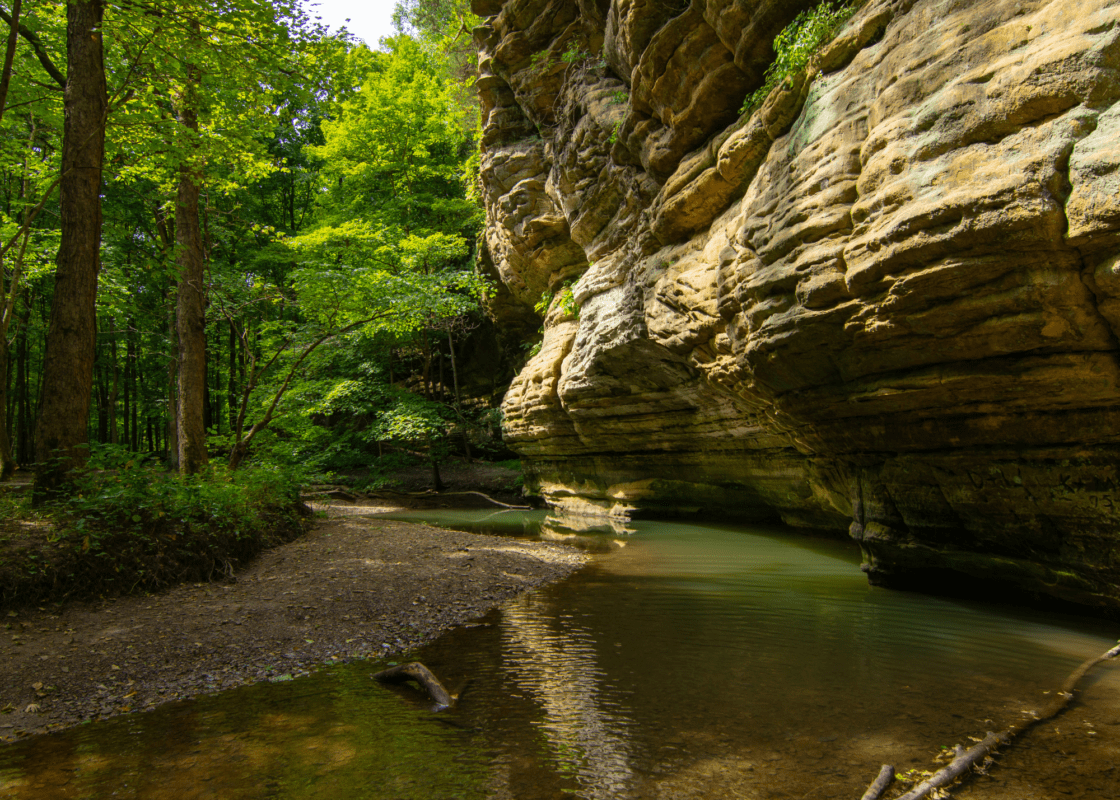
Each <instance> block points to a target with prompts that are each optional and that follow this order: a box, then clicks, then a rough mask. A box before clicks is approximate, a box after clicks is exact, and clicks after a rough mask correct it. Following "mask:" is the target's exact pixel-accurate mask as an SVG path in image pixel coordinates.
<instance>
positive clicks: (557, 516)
mask: <svg viewBox="0 0 1120 800" xmlns="http://www.w3.org/2000/svg"><path fill="white" fill-rule="evenodd" d="M632 533H635V528H633V527H631V526H630V524H629V520H624V519H620V518H617V517H589V516H584V515H581V514H569V513H565V512H563V511H554V512H552V513H551V514H549V515H548V516H547V517H546V518H545V519H544V520H543V521H542V522H541V526H540V531H539V532H538V536H539V537H540V538H541V539H542V540H544V541H548V542H560V543H563V544H567V545H571V546H572V547H578V548H579V549H581V550H586V551H588V552H591V553H606V552H609V551H611V550H614V549H616V548H619V547H625V546H626V541H625V540H623V539H617V538H615V537H618V536H629V535H630V534H632Z"/></svg>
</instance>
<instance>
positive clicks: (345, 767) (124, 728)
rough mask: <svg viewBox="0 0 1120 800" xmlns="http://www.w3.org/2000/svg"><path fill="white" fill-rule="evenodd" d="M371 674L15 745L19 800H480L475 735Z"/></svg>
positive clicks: (238, 694) (349, 668)
mask: <svg viewBox="0 0 1120 800" xmlns="http://www.w3.org/2000/svg"><path fill="white" fill-rule="evenodd" d="M372 674H373V669H372V667H371V666H370V665H367V664H351V665H344V666H337V667H332V668H330V669H327V670H324V671H323V672H320V673H317V674H315V675H313V676H310V677H307V678H300V679H296V680H293V681H289V682H285V683H282V684H278V685H277V684H271V685H270V684H259V685H255V686H247V687H242V688H239V689H234V690H231V691H228V692H223V693H222V694H219V695H214V696H211V697H204V698H200V699H198V700H194V701H191V702H182V703H175V704H172V705H169V706H165V707H163V708H160V709H158V710H156V711H153V712H149V713H146V714H142V715H129V716H124V717H117V718H115V719H111V720H108V721H105V722H100V723H96V724H93V725H84V726H80V727H79V728H76V729H73V730H71V731H66V732H63V733H62V734H54V735H48V736H42V737H37V738H35V739H31V740H27V741H25V742H22V743H20V744H17V745H12V746H10V747H9V748H8V751H7V752H6V753H4V754H3V756H2V757H0V758H2V761H0V763H2V766H0V794H2V795H3V796H5V797H15V798H24V797H27V798H32V797H35V798H52V800H54V799H56V798H57V799H58V800H63V799H64V798H100V797H110V796H112V797H135V798H169V800H170V799H171V798H174V800H181V798H189V797H199V798H202V797H215V798H223V800H224V799H225V798H230V799H233V798H265V797H267V798H276V800H286V799H287V798H292V800H296V798H299V799H300V800H303V799H304V798H308V799H311V798H314V799H318V798H321V799H322V800H328V799H329V800H335V798H358V797H361V798H371V799H372V800H376V799H378V798H386V799H387V800H388V799H389V798H393V799H394V800H395V799H396V798H408V799H409V800H413V799H414V800H428V799H429V798H436V797H439V798H444V797H446V798H477V797H481V796H483V795H484V794H485V791H484V788H483V787H484V786H485V783H486V780H487V775H488V766H487V763H486V762H487V760H486V758H485V757H484V750H483V749H482V748H480V747H479V746H478V736H477V734H476V733H474V732H472V731H470V730H465V729H463V728H460V727H456V726H454V725H447V724H444V721H443V720H442V719H440V718H439V717H438V715H436V714H435V713H434V712H432V711H430V710H429V709H428V708H427V706H426V705H425V704H424V703H422V702H409V700H408V699H407V698H405V699H402V697H401V696H398V695H397V694H395V693H393V692H390V691H387V690H383V689H380V688H379V687H377V686H376V684H375V682H374V681H373V679H372V678H371V675H372Z"/></svg>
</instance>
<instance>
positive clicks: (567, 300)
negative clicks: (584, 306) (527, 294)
mask: <svg viewBox="0 0 1120 800" xmlns="http://www.w3.org/2000/svg"><path fill="white" fill-rule="evenodd" d="M554 300H555V301H556V304H557V308H558V309H559V311H560V314H561V316H564V317H578V316H579V305H578V304H577V303H576V298H575V295H574V294H572V282H571V281H564V283H563V285H562V286H561V288H560V294H559V295H557V294H556V293H554V292H553V291H552V290H551V289H545V290H544V291H543V292H541V296H540V299H539V300H537V302H536V303H535V304H534V305H533V310H534V311H536V312H537V314H539V315H540V316H542V317H544V316H547V314H548V312H549V310H550V309H551V308H552V305H553V301H554Z"/></svg>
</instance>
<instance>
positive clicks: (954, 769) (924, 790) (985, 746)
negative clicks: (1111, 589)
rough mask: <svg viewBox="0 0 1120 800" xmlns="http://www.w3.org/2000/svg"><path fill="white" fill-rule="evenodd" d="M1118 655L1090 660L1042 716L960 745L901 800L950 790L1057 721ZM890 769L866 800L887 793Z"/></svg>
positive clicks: (916, 799) (875, 799) (1115, 650)
mask: <svg viewBox="0 0 1120 800" xmlns="http://www.w3.org/2000/svg"><path fill="white" fill-rule="evenodd" d="M1118 655H1120V644H1118V645H1117V646H1116V647H1113V648H1112V649H1111V650H1109V651H1108V652H1106V653H1104V654H1103V655H1100V656H1098V657H1096V658H1090V659H1089V660H1088V661H1086V662H1085V663H1084V664H1082V665H1081V666H1080V667H1078V668H1077V669H1075V670H1074V671H1073V673H1072V674H1071V675H1070V676H1069V677H1068V678H1067V679H1066V682H1065V683H1064V684H1063V685H1062V688H1061V689H1060V690H1059V691H1058V693H1057V695H1055V697H1054V699H1053V700H1052V701H1051V702H1050V703H1049V704H1048V705H1047V706H1046V707H1045V708H1044V709H1042V711H1041V712H1038V713H1033V712H1032V714H1031V716H1030V717H1029V718H1028V719H1025V720H1022V721H1021V722H1017V723H1015V724H1014V725H1011V726H1009V727H1008V728H1007V730H1005V731H1003V732H1002V733H992V732H991V731H989V732H988V735H987V736H985V737H984V740H983V741H981V742H980V743H979V744H977V745H973V746H972V747H970V748H968V749H967V750H965V749H964V748H963V747H961V746H960V745H957V747H956V751H955V753H956V757H955V758H953V760H952V761H951V762H950V763H949V765H948V766H947V767H944V768H942V769H940V770H938V771H937V772H935V773H934V774H933V775H932V776H931V777H929V778H927V779H926V780H924V781H922V782H921V783H919V784H918V785H917V786H915V787H914V788H913V789H911V790H910V791H909V792H907V793H906V794H904V795H902V796H901V797H900V798H898V800H921V798H923V797H926V796H927V795H928V794H929V793H930V792H932V791H933V790H934V789H939V788H941V787H942V786H946V785H947V784H949V783H952V782H953V781H955V780H956V779H957V778H959V777H961V775H963V774H964V773H965V772H966V771H968V770H969V769H971V768H972V767H974V766H976V765H977V764H978V763H980V761H982V760H983V759H984V758H986V757H987V756H989V755H990V754H991V753H993V752H994V751H995V750H996V749H997V748H999V747H1002V746H1003V745H1006V744H1008V743H1009V742H1010V741H1011V740H1012V739H1014V738H1015V737H1016V736H1018V735H1019V734H1021V733H1024V732H1025V731H1028V730H1030V729H1031V728H1033V727H1034V726H1035V725H1037V724H1038V723H1040V722H1045V721H1046V720H1049V719H1053V718H1054V717H1056V716H1058V714H1060V713H1061V712H1062V711H1064V710H1065V709H1066V706H1068V705H1069V704H1070V701H1071V700H1073V692H1074V690H1075V689H1076V688H1077V684H1079V683H1080V682H1081V679H1082V678H1084V677H1085V675H1086V674H1087V673H1088V672H1089V670H1091V669H1092V668H1093V667H1095V666H1097V664H1100V663H1102V662H1104V661H1108V660H1109V659H1112V658H1115V657H1116V656H1118ZM888 768H889V767H887V766H884V767H883V769H882V770H881V771H880V772H879V777H878V778H876V779H875V782H874V783H872V784H871V786H870V787H868V789H867V792H866V793H864V795H863V800H878V799H879V797H880V796H882V794H883V792H885V791H886V789H887V787H888V786H889V785H890V783H891V781H890V780H889V779H888V780H886V781H884V780H883V775H884V773H885V772H886V771H887V769H888ZM893 772H894V770H893V769H891V773H892V774H893Z"/></svg>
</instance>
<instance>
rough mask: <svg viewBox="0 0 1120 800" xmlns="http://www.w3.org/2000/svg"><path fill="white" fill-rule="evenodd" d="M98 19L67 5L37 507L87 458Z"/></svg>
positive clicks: (99, 115) (101, 99) (98, 135)
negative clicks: (57, 222) (57, 221)
mask: <svg viewBox="0 0 1120 800" xmlns="http://www.w3.org/2000/svg"><path fill="white" fill-rule="evenodd" d="M103 11H104V9H103V3H102V0H71V2H69V3H67V5H66V53H67V63H68V65H69V76H68V78H67V81H66V90H65V94H64V99H63V108H64V112H65V121H64V123H63V135H62V181H61V198H60V212H61V228H62V237H61V243H60V246H59V251H58V271H57V272H56V274H55V286H54V298H53V300H52V302H51V321H50V328H49V329H48V331H47V342H46V354H45V356H44V359H43V383H42V388H41V393H40V400H39V418H38V422H37V424H36V426H35V460H36V462H37V464H36V470H35V486H34V490H33V494H32V498H33V503H35V504H41V503H42V502H43V501H44V500H46V499H47V498H49V497H50V496H52V495H54V494H57V493H58V492H59V491H60V490H61V489H62V486H63V484H64V483H66V481H67V479H68V477H69V475H70V473H71V472H72V471H73V470H74V469H77V468H80V467H82V466H83V465H84V464H85V462H86V458H87V457H88V449H89V448H88V431H87V426H86V423H87V419H88V416H89V402H90V395H91V394H92V389H93V359H94V350H95V342H96V338H97V312H96V307H95V302H96V299H97V274H98V272H99V271H100V269H101V253H100V249H101V167H102V161H103V159H104V154H105V116H106V114H107V112H108V96H107V93H106V89H105V61H104V53H103V48H102V41H101V22H102V16H103Z"/></svg>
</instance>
